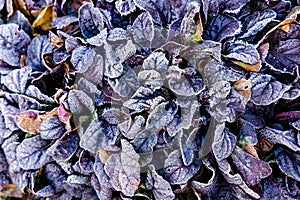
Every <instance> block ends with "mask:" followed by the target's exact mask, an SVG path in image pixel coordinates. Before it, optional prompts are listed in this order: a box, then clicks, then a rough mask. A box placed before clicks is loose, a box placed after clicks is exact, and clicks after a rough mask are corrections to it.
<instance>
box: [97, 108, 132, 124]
mask: <svg viewBox="0 0 300 200" xmlns="http://www.w3.org/2000/svg"><path fill="white" fill-rule="evenodd" d="M102 117H103V119H105V120H106V121H107V122H108V123H109V124H121V123H122V122H124V121H126V120H129V115H128V114H126V113H124V112H122V111H121V110H119V109H117V108H112V109H109V110H105V111H104V112H103V113H102Z"/></svg>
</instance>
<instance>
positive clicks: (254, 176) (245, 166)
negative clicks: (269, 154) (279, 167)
mask: <svg viewBox="0 0 300 200" xmlns="http://www.w3.org/2000/svg"><path fill="white" fill-rule="evenodd" d="M231 157H232V159H233V162H234V163H235V165H236V167H237V169H238V170H239V171H240V172H241V175H242V177H243V179H244V180H245V182H246V183H247V185H256V184H258V183H259V182H260V180H261V179H263V178H266V177H268V176H269V175H270V174H271V173H272V168H271V167H270V166H269V164H268V163H266V162H264V161H262V160H260V159H259V158H255V157H253V156H252V155H250V154H248V153H246V152H244V151H243V150H242V149H240V148H239V147H236V148H235V150H234V152H233V153H232V155H231Z"/></svg>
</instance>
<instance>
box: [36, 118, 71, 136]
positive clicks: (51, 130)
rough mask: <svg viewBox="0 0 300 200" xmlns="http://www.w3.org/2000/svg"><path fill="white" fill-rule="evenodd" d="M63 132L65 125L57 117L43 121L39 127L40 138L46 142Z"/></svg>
mask: <svg viewBox="0 0 300 200" xmlns="http://www.w3.org/2000/svg"><path fill="white" fill-rule="evenodd" d="M65 131H66V129H65V124H64V123H62V122H61V121H60V120H59V118H58V117H57V116H53V117H50V118H48V119H45V120H44V121H43V122H42V123H41V126H40V134H41V137H42V138H43V139H46V140H52V139H57V138H59V137H60V136H61V135H62V134H63V133H64V132H65Z"/></svg>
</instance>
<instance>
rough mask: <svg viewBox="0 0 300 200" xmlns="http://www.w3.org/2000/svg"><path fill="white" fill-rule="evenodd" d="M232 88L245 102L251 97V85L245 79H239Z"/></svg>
mask: <svg viewBox="0 0 300 200" xmlns="http://www.w3.org/2000/svg"><path fill="white" fill-rule="evenodd" d="M233 88H234V89H235V90H236V91H237V92H238V93H239V94H240V95H242V96H243V97H244V98H245V99H246V100H247V101H248V100H250V97H251V84H250V81H248V80H246V79H243V78H242V79H239V80H237V81H235V82H234V84H233Z"/></svg>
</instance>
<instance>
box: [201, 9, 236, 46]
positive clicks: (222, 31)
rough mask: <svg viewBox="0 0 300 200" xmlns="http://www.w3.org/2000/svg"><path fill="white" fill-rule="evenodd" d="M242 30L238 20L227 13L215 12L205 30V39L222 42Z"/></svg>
mask: <svg viewBox="0 0 300 200" xmlns="http://www.w3.org/2000/svg"><path fill="white" fill-rule="evenodd" d="M239 31H240V24H239V23H238V21H237V20H236V19H235V18H233V17H230V16H227V15H220V14H213V15H212V17H211V18H210V19H209V21H208V22H207V24H206V26H205V27H204V31H203V36H202V37H203V39H204V40H213V41H216V42H222V41H223V40H224V39H226V38H228V37H231V36H234V35H236V34H237V33H239Z"/></svg>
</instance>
